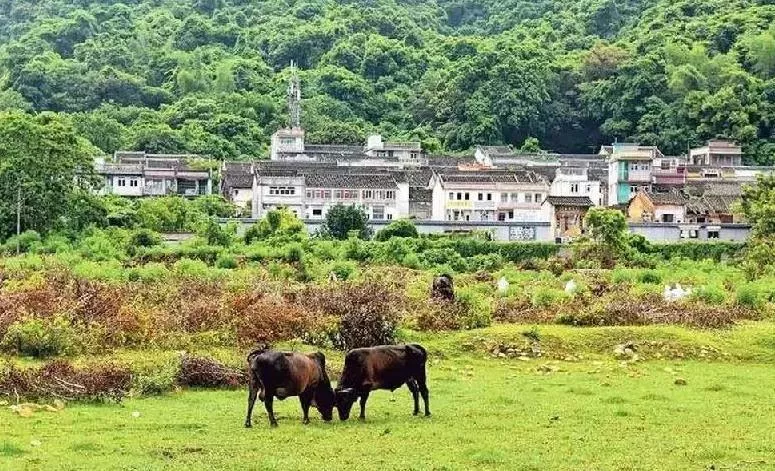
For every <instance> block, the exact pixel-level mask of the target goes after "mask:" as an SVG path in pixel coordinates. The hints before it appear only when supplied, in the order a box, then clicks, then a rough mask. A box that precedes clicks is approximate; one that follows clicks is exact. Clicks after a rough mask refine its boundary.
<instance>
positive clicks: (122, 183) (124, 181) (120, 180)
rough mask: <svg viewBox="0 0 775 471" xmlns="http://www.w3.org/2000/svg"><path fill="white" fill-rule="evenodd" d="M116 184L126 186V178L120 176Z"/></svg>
mask: <svg viewBox="0 0 775 471" xmlns="http://www.w3.org/2000/svg"><path fill="white" fill-rule="evenodd" d="M116 186H126V180H125V179H123V178H119V179H118V181H117V182H116Z"/></svg>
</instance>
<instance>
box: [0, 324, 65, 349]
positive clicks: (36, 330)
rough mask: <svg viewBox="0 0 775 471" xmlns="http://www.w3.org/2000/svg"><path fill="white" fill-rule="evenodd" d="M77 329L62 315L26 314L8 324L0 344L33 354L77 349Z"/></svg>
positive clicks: (6, 347) (5, 347)
mask: <svg viewBox="0 0 775 471" xmlns="http://www.w3.org/2000/svg"><path fill="white" fill-rule="evenodd" d="M77 339H78V336H77V335H76V332H75V330H74V329H73V328H72V326H71V325H70V322H69V321H68V320H67V319H66V318H65V317H63V316H54V317H53V318H50V319H45V320H44V319H35V318H25V319H21V320H19V321H16V322H14V323H13V324H11V325H10V326H9V327H8V330H7V331H6V333H5V335H4V336H3V340H2V342H1V343H0V347H2V349H3V350H4V351H6V352H9V353H13V354H17V355H23V356H32V357H50V356H57V355H66V354H71V353H75V352H76V351H77V350H78V348H77Z"/></svg>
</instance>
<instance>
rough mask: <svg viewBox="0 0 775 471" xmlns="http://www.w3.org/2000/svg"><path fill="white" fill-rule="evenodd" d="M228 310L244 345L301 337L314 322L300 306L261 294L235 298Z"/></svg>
mask: <svg viewBox="0 0 775 471" xmlns="http://www.w3.org/2000/svg"><path fill="white" fill-rule="evenodd" d="M316 301H318V300H317V299H315V300H311V302H313V303H314V302H316ZM229 309H230V310H231V317H232V318H234V319H235V324H236V325H235V327H236V332H237V341H238V342H239V344H240V345H244V346H251V347H252V346H255V345H271V344H272V343H275V342H279V341H282V340H291V339H294V338H300V337H302V336H304V335H305V333H307V332H309V331H310V330H312V329H313V326H314V319H313V318H312V316H311V315H310V314H309V312H308V311H307V310H305V309H304V307H303V306H301V305H299V304H296V303H292V302H288V301H286V300H285V299H283V298H281V297H279V296H273V295H264V294H263V293H260V292H253V293H243V294H240V295H238V296H237V297H235V298H234V299H233V300H232V301H231V304H230V306H229Z"/></svg>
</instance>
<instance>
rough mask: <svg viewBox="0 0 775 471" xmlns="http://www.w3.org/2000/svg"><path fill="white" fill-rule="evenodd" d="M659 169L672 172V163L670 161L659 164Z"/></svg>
mask: <svg viewBox="0 0 775 471" xmlns="http://www.w3.org/2000/svg"><path fill="white" fill-rule="evenodd" d="M659 168H661V169H662V170H670V161H669V160H663V161H661V162H660V163H659Z"/></svg>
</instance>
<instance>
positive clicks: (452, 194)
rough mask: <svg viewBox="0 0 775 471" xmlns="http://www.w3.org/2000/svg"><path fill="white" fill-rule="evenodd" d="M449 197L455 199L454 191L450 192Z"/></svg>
mask: <svg viewBox="0 0 775 471" xmlns="http://www.w3.org/2000/svg"><path fill="white" fill-rule="evenodd" d="M449 199H450V201H451V200H453V199H455V194H454V193H450V194H449Z"/></svg>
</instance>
